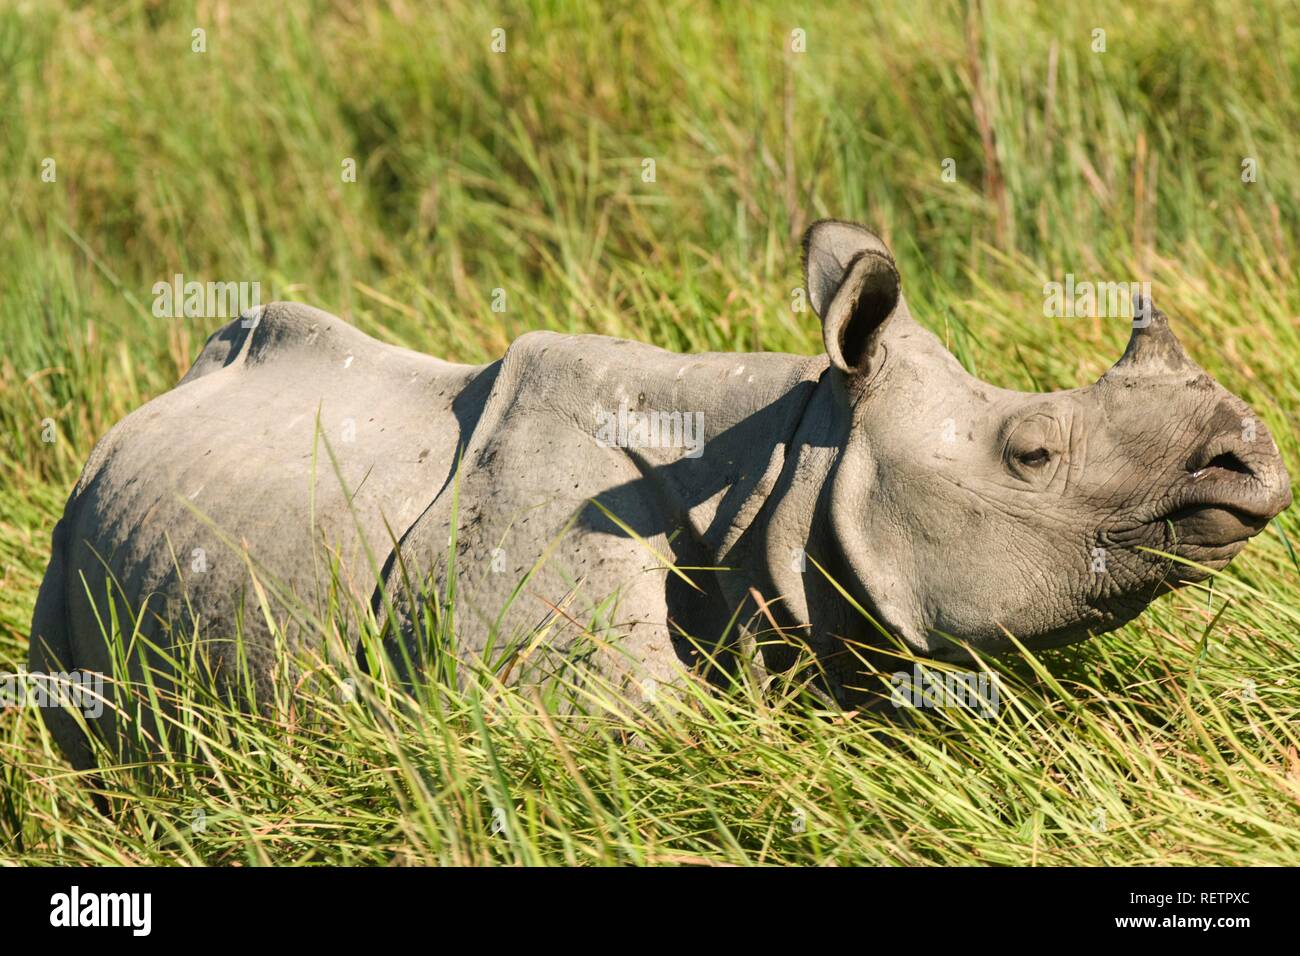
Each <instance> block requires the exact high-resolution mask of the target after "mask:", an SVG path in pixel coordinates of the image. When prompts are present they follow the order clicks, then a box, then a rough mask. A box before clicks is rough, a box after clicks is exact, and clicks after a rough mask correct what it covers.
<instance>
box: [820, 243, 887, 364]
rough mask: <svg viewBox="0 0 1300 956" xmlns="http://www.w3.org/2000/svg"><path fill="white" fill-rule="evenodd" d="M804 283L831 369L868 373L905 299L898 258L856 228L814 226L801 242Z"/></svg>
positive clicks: (882, 244) (881, 244)
mask: <svg viewBox="0 0 1300 956" xmlns="http://www.w3.org/2000/svg"><path fill="white" fill-rule="evenodd" d="M803 252H804V260H803V262H804V282H805V284H806V285H807V289H808V300H809V302H811V303H812V307H813V311H814V312H816V313H817V315H818V317H819V318H820V319H821V320H822V338H823V340H824V341H825V343H826V354H827V355H828V356H829V357H830V360H831V364H832V365H834V366H835V367H836V368H838V369H839V370H840V371H841V372H844V373H845V374H848V375H854V374H860V373H863V372H866V371H869V370H870V369H871V367H872V359H873V358H874V356H875V353H876V344H877V342H878V341H879V339H880V333H881V330H882V329H883V328H884V327H885V325H886V323H887V321H888V319H889V318H890V316H892V315H893V314H894V311H895V309H897V307H898V303H899V299H900V297H901V289H900V284H899V278H898V269H897V268H896V267H895V265H894V257H893V256H892V255H890V254H889V249H888V248H887V247H886V246H885V244H884V243H883V242H882V241H881V240H880V237H878V236H877V235H875V234H874V233H872V232H868V231H867V230H866V229H863V228H862V227H861V226H855V225H853V224H852V223H847V222H836V221H835V220H830V219H827V220H823V221H821V222H816V223H813V225H812V226H811V227H810V228H809V229H808V232H807V234H806V235H805V236H804V240H803Z"/></svg>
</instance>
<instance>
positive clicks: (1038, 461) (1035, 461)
mask: <svg viewBox="0 0 1300 956" xmlns="http://www.w3.org/2000/svg"><path fill="white" fill-rule="evenodd" d="M1051 460H1052V453H1051V452H1050V451H1048V450H1047V449H1046V448H1035V449H1034V450H1033V451H1023V452H1020V453H1019V454H1018V455H1016V461H1018V462H1020V464H1022V465H1024V466H1025V467H1026V468H1041V467H1042V466H1043V465H1045V464H1047V463H1048V462H1049V461H1051Z"/></svg>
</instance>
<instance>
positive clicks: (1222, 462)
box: [1197, 451, 1255, 475]
mask: <svg viewBox="0 0 1300 956" xmlns="http://www.w3.org/2000/svg"><path fill="white" fill-rule="evenodd" d="M1214 469H1219V470H1220V471H1235V472H1237V473H1238V474H1240V475H1254V474H1255V469H1253V468H1251V467H1250V466H1249V465H1247V464H1246V463H1245V462H1244V461H1242V460H1241V459H1240V458H1239V457H1238V456H1237V455H1236V453H1234V452H1230V451H1221V452H1219V454H1217V455H1215V456H1214V457H1213V458H1211V459H1210V460H1209V461H1208V462H1206V463H1205V464H1204V465H1203V466H1201V467H1200V468H1198V469H1197V471H1202V472H1208V471H1213V470H1214Z"/></svg>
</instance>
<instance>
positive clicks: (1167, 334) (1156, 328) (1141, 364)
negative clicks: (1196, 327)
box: [1102, 293, 1201, 381]
mask: <svg viewBox="0 0 1300 956" xmlns="http://www.w3.org/2000/svg"><path fill="white" fill-rule="evenodd" d="M1199 374H1201V370H1200V368H1199V367H1197V365H1196V363H1194V362H1193V361H1192V360H1191V359H1189V358H1188V357H1187V353H1186V352H1184V351H1183V346H1182V343H1180V342H1179V341H1178V337H1177V336H1176V335H1174V332H1173V329H1171V328H1170V327H1169V317H1168V316H1166V315H1165V314H1164V313H1163V312H1161V311H1160V310H1159V309H1157V308H1156V307H1155V306H1154V305H1153V304H1152V302H1151V300H1150V298H1148V297H1147V296H1145V295H1142V294H1141V293H1139V294H1137V295H1135V296H1134V297H1133V334H1132V335H1130V336H1129V340H1128V346H1127V347H1126V348H1125V349H1124V354H1123V355H1122V356H1120V360H1119V361H1118V362H1116V363H1115V364H1114V365H1113V366H1111V368H1110V370H1109V371H1107V372H1106V374H1105V375H1103V376H1102V379H1103V380H1107V381H1114V380H1115V379H1119V378H1141V377H1149V376H1152V375H1159V376H1162V377H1167V376H1170V375H1184V376H1187V377H1189V378H1190V377H1192V376H1195V375H1199Z"/></svg>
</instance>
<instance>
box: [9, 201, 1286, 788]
mask: <svg viewBox="0 0 1300 956" xmlns="http://www.w3.org/2000/svg"><path fill="white" fill-rule="evenodd" d="M804 273H805V288H806V293H807V299H808V302H809V304H810V305H811V306H812V309H813V311H814V312H815V313H816V315H817V316H818V317H819V318H820V320H821V323H822V332H823V340H824V343H825V352H824V354H821V355H817V356H815V357H809V356H802V355H786V354H778V353H766V352H764V353H753V354H736V353H709V354H695V355H682V354H675V353H672V352H668V351H664V350H662V349H659V348H655V347H652V346H649V345H645V344H639V343H635V342H630V341H622V340H618V339H613V338H606V337H601V336H594V335H562V334H557V333H554V332H550V331H536V332H530V333H527V334H525V335H522V336H520V337H519V338H518V339H516V340H515V341H514V343H513V344H512V345H510V347H509V348H508V349H507V350H506V352H505V355H504V356H503V357H502V358H501V359H500V360H499V361H495V362H491V363H489V364H486V365H479V366H469V365H458V364H451V363H447V362H443V361H440V360H438V359H435V358H430V357H428V356H425V355H420V354H417V353H414V352H410V351H406V350H404V349H401V348H397V347H394V346H392V345H388V344H383V343H380V342H378V341H375V340H373V339H371V338H369V337H367V336H365V335H363V334H362V333H360V332H359V331H357V330H356V329H354V328H352V327H351V326H349V325H348V324H346V323H344V322H343V321H341V320H340V319H338V318H335V317H333V316H331V315H328V314H326V313H325V312H321V311H318V310H316V309H313V308H309V307H306V306H303V305H298V304H294V303H289V302H279V303H274V304H271V305H268V306H265V307H261V308H259V309H257V310H253V311H251V312H249V313H248V314H246V315H244V316H242V317H241V318H240V319H237V320H235V321H233V322H231V323H230V324H229V325H227V326H226V327H224V328H222V329H221V330H219V331H218V332H216V333H215V334H214V335H213V336H212V338H211V339H209V341H208V342H207V344H206V345H205V346H204V348H203V351H202V352H201V353H200V355H199V356H198V358H197V360H196V361H195V363H194V366H193V367H192V368H191V369H190V371H189V372H188V374H186V375H185V377H184V378H183V379H182V380H181V382H180V383H179V384H178V385H177V386H176V388H174V389H173V390H172V391H170V392H167V393H166V394H164V395H161V396H159V397H158V398H156V399H154V400H153V401H151V402H149V403H148V404H146V405H145V406H143V407H142V408H140V409H139V410H137V411H135V412H134V413H132V414H131V415H129V416H128V417H127V418H126V419H124V420H123V421H122V422H121V423H120V424H118V425H117V426H116V427H115V428H113V429H112V430H111V431H110V432H109V433H108V434H107V435H106V436H105V437H104V438H103V439H102V440H101V441H100V442H99V443H98V444H97V445H96V447H95V448H94V450H93V452H92V454H91V456H90V459H89V461H88V463H87V464H86V467H85V470H84V472H83V473H82V475H81V478H80V480H79V481H78V482H77V485H76V487H75V488H74V490H73V492H72V494H71V497H70V498H69V500H68V502H67V506H66V508H65V511H64V514H63V517H62V519H61V520H60V521H59V522H58V525H57V527H56V528H55V530H54V535H53V554H52V557H51V560H50V565H49V569H48V571H47V573H46V576H45V579H44V582H43V584H42V586H41V590H40V594H39V598H38V602H37V606H36V610H35V616H34V620H33V623H32V637H31V661H30V664H31V669H32V670H33V671H36V672H49V671H53V670H68V669H74V668H76V669H88V670H92V671H107V670H109V669H110V666H111V661H110V659H109V652H108V649H107V646H106V641H105V637H104V629H105V628H104V625H103V622H104V621H106V620H108V618H107V615H106V611H107V608H106V607H105V603H106V602H107V601H108V598H107V597H106V595H108V594H110V593H112V594H113V595H114V598H113V599H114V600H118V601H121V602H122V603H123V605H124V607H123V608H121V609H119V610H118V613H119V618H120V619H125V620H130V618H126V617H125V614H126V613H128V612H129V613H134V614H135V615H136V618H137V619H138V621H139V629H140V631H141V633H142V634H144V635H146V636H147V637H148V638H149V640H150V641H151V642H153V643H154V644H156V645H157V647H158V648H159V652H162V651H170V652H173V653H177V654H178V655H179V656H182V657H183V656H184V653H183V652H185V651H186V650H187V649H190V648H191V646H192V642H194V641H195V640H196V639H197V640H201V641H203V643H204V650H205V654H206V658H205V659H207V660H208V661H209V662H210V665H211V667H212V669H213V671H212V672H213V673H214V674H215V675H217V676H218V677H219V676H220V675H221V674H223V673H226V674H229V673H230V672H232V671H234V670H235V669H236V668H240V667H246V668H247V670H248V672H250V673H251V675H252V677H253V679H254V682H255V683H259V684H270V683H271V682H273V681H274V680H275V676H276V674H277V673H280V669H279V666H278V665H279V664H280V663H281V662H280V660H279V656H280V655H284V654H286V653H288V651H289V650H291V649H292V647H293V646H294V644H295V642H302V641H306V640H310V639H311V638H312V636H313V635H312V633H311V631H310V629H307V628H297V629H295V627H294V626H293V623H292V620H290V616H287V615H286V614H285V613H284V611H283V607H282V606H281V605H280V602H279V601H278V600H277V598H276V596H275V595H277V594H278V595H287V596H291V597H293V599H294V600H301V601H303V602H305V603H308V604H310V603H311V602H313V601H316V602H319V601H321V600H323V599H324V591H325V589H326V588H327V587H328V586H330V584H329V582H330V581H331V580H332V579H335V578H336V579H337V580H338V581H341V582H342V583H343V586H344V587H345V588H346V589H348V590H349V591H351V592H352V593H353V595H354V596H356V597H357V598H358V599H360V600H365V601H372V602H373V606H374V608H375V613H376V615H377V617H378V618H379V619H381V620H383V621H385V622H386V624H387V628H386V631H385V636H384V638H383V647H382V650H383V653H380V654H372V655H370V657H365V659H364V661H363V663H365V664H366V665H367V666H377V665H378V666H386V665H392V666H393V667H394V669H395V670H396V671H398V672H400V673H401V674H403V675H405V676H406V677H411V676H412V675H413V672H412V670H411V668H413V667H419V666H421V664H420V661H422V660H427V655H428V654H429V653H430V649H429V642H430V641H431V640H432V639H434V638H436V639H438V640H441V641H443V642H445V643H446V644H448V645H450V646H449V647H442V648H441V652H442V653H448V652H450V653H453V654H454V657H455V659H456V660H457V661H458V662H460V663H461V664H462V665H464V666H463V667H462V670H464V669H465V668H468V669H469V670H471V671H472V670H473V669H475V668H485V669H488V670H490V671H491V672H493V673H495V674H496V675H498V676H499V677H501V678H502V679H504V680H507V681H510V682H520V681H542V680H546V679H548V678H551V677H554V676H555V675H557V674H566V673H573V674H577V673H580V672H584V671H585V672H588V673H594V674H597V675H599V676H600V677H601V678H602V679H604V680H608V681H610V682H613V683H615V684H619V685H623V684H630V683H631V682H636V684H637V685H639V686H640V687H642V688H644V687H646V686H648V683H647V682H651V681H653V682H655V683H656V684H672V683H673V682H675V681H677V680H679V679H681V678H682V675H683V674H684V673H686V672H689V671H690V670H691V669H696V670H697V671H698V670H699V669H701V667H702V659H704V660H707V661H708V662H709V664H710V666H715V665H717V663H718V661H719V660H724V659H732V658H734V657H735V656H738V655H744V654H749V655H751V656H753V657H755V658H756V659H757V660H758V663H759V664H760V665H761V666H763V667H765V668H768V669H770V670H780V669H783V668H788V667H790V666H791V664H792V660H793V656H794V654H795V649H798V650H799V651H800V653H802V654H803V655H805V656H806V655H812V656H813V658H815V660H816V661H817V663H818V665H819V673H820V676H819V678H818V680H819V681H820V683H821V687H822V691H823V693H824V694H826V695H828V696H830V697H832V698H834V702H837V703H839V704H843V705H845V706H847V705H850V704H853V703H854V702H855V701H856V700H858V699H859V695H860V694H861V693H862V692H863V691H862V689H861V683H862V682H861V681H860V680H859V676H860V672H861V669H862V667H863V658H862V655H861V653H859V651H858V649H860V648H863V647H866V648H870V647H873V646H880V645H881V642H882V641H884V639H885V637H889V638H890V639H891V640H893V641H895V642H902V644H904V645H906V648H907V649H910V650H911V651H912V652H914V653H916V654H918V655H922V656H927V657H932V658H938V659H945V660H951V661H962V660H968V659H969V658H970V657H971V655H973V654H975V655H978V654H1000V653H1004V652H1007V651H1008V650H1010V649H1012V648H1013V647H1014V646H1015V645H1014V642H1013V640H1012V635H1014V637H1015V639H1016V640H1018V641H1019V642H1021V643H1023V644H1024V645H1025V646H1027V647H1029V648H1033V649H1037V648H1047V647H1053V646H1059V645H1064V644H1068V643H1070V642H1074V641H1079V640H1082V639H1084V638H1086V637H1088V636H1090V635H1095V634H1098V633H1101V632H1105V631H1108V630H1111V629H1114V628H1116V627H1119V626H1120V625H1122V624H1124V623H1125V622H1127V621H1129V620H1131V619H1132V618H1134V617H1135V616H1136V615H1137V614H1139V613H1140V612H1141V611H1142V610H1143V608H1145V607H1146V606H1147V605H1148V604H1149V603H1150V602H1151V601H1152V600H1154V599H1155V598H1156V597H1157V596H1158V595H1159V594H1161V593H1162V592H1163V591H1167V590H1168V589H1169V588H1171V587H1175V586H1178V585H1180V584H1185V583H1187V582H1191V581H1196V580H1200V579H1203V578H1204V577H1205V576H1206V575H1208V574H1210V573H1212V572H1214V571H1217V570H1219V569H1222V568H1223V567H1224V566H1225V565H1227V563H1228V562H1229V561H1230V560H1231V559H1232V558H1233V557H1234V556H1235V555H1236V554H1237V553H1238V552H1239V551H1241V549H1242V548H1243V547H1244V546H1245V543H1246V541H1247V539H1248V538H1250V537H1251V536H1252V535H1254V534H1256V533H1258V532H1259V531H1260V530H1261V529H1263V528H1264V527H1265V525H1266V524H1267V522H1268V521H1269V520H1270V519H1271V518H1272V517H1273V516H1275V515H1276V514H1278V513H1279V512H1280V511H1281V510H1282V509H1283V508H1285V507H1286V506H1287V505H1288V504H1289V503H1290V500H1291V490H1290V482H1289V477H1288V475H1287V471H1286V469H1285V467H1284V466H1283V463H1282V460H1281V457H1280V455H1279V453H1278V449H1277V446H1276V445H1275V443H1274V441H1273V439H1272V437H1271V436H1270V434H1269V432H1268V429H1267V427H1266V426H1265V425H1264V423H1263V422H1262V421H1260V420H1258V419H1257V418H1256V417H1255V416H1254V415H1253V414H1252V412H1251V410H1250V409H1249V408H1248V407H1247V406H1246V405H1245V403H1243V402H1242V401H1241V400H1240V399H1239V398H1237V397H1235V396H1234V395H1232V394H1230V393H1229V392H1227V391H1226V390H1225V389H1223V388H1222V387H1220V386H1219V385H1218V384H1217V383H1215V382H1214V380H1213V379H1211V377H1210V376H1209V375H1208V374H1206V373H1205V372H1204V371H1203V370H1201V369H1200V368H1199V367H1198V366H1197V365H1195V364H1194V363H1193V362H1192V361H1191V359H1189V358H1188V356H1187V355H1186V354H1185V353H1184V351H1183V349H1182V348H1181V346H1180V344H1179V342H1178V340H1177V339H1176V338H1175V336H1174V333H1173V331H1172V330H1171V329H1170V327H1169V322H1168V319H1167V318H1166V316H1165V315H1164V314H1163V313H1161V312H1159V311H1158V310H1156V309H1154V307H1152V306H1151V304H1150V302H1149V301H1146V300H1143V301H1142V302H1141V303H1139V305H1138V306H1136V307H1135V308H1136V317H1135V319H1134V321H1133V328H1132V333H1131V336H1130V338H1129V341H1128V346H1127V348H1126V349H1125V351H1124V354H1123V356H1122V357H1121V358H1120V359H1119V361H1118V362H1117V363H1116V364H1115V365H1114V366H1113V367H1112V368H1110V370H1109V371H1107V372H1106V373H1105V374H1104V375H1103V376H1102V377H1101V379H1100V380H1099V381H1097V382H1095V383H1093V384H1092V385H1089V386H1087V387H1084V388H1077V389H1072V390H1069V391H1059V392H1052V393H1046V394H1037V393H1022V392H1016V391H1008V390H1006V389H1002V388H996V387H994V386H991V385H989V384H986V383H985V382H983V381H981V380H979V379H978V378H975V377H974V376H972V375H970V374H968V373H967V372H966V371H965V370H964V369H963V367H962V366H961V364H960V363H959V362H958V361H957V360H956V359H955V358H954V357H953V356H952V355H951V354H950V353H949V352H948V351H947V349H945V348H944V346H943V345H942V343H941V342H940V341H939V339H938V338H937V337H936V336H935V335H934V334H932V333H931V332H929V331H928V330H926V329H925V328H923V327H922V326H921V325H919V324H918V323H917V322H916V321H914V320H913V318H912V316H911V314H910V312H909V310H908V307H907V304H906V302H905V300H904V297H903V294H902V290H901V284H900V279H899V273H898V269H897V267H896V264H895V261H894V258H893V256H892V255H891V254H890V251H889V250H888V248H887V247H886V245H885V243H884V242H883V241H882V240H881V239H880V238H879V237H877V236H876V235H875V234H873V233H872V232H870V231H868V230H867V229H864V228H862V227H860V226H857V225H853V224H850V223H844V222H838V221H832V220H825V221H821V222H818V223H816V224H814V225H813V226H812V227H811V228H810V229H809V231H808V233H807V235H806V237H805V240H804ZM1155 552H1161V553H1155ZM1167 555H1173V556H1175V557H1177V558H1181V559H1185V560H1184V561H1174V560H1171V558H1170V557H1168V556H1167ZM1188 562H1190V563H1188ZM254 570H256V571H257V572H259V573H260V574H261V575H262V576H263V578H265V579H267V580H274V581H277V582H278V584H279V586H280V587H279V589H278V590H276V591H274V593H272V592H271V591H269V590H268V589H267V588H264V587H257V586H255V584H254V580H253V571H254ZM453 579H454V600H452V601H451V602H450V603H451V604H453V605H454V607H453V608H451V609H449V608H447V607H446V606H445V604H446V603H448V602H446V600H445V599H446V598H447V597H448V595H449V585H450V584H451V583H452V580H453ZM110 581H112V582H113V584H112V586H111V587H110ZM285 600H288V597H286V598H285ZM431 602H433V604H432V605H431ZM439 602H442V603H441V604H440V603H439ZM435 605H436V607H435V610H437V611H439V612H440V613H431V606H435ZM449 610H450V611H451V620H452V622H453V623H452V624H451V625H450V626H444V625H445V624H446V621H447V614H446V612H448V611H449ZM268 621H277V622H280V623H281V624H284V625H285V627H284V629H283V631H284V634H285V635H286V641H287V642H280V643H277V641H276V640H274V639H273V638H272V629H271V627H270V626H269V625H268ZM431 621H435V622H436V621H443V622H444V623H443V624H442V625H438V627H439V628H440V630H439V633H438V634H431V633H430V632H431V631H432V630H434V628H431V627H430V622H431ZM277 630H279V628H277ZM765 632H770V633H780V634H781V635H782V636H783V639H782V640H772V641H766V640H765V641H754V640H753V637H754V636H755V635H756V634H760V635H761V634H763V633H765ZM236 633H238V634H240V635H241V640H242V644H243V647H242V657H241V656H240V655H238V654H236V652H235V650H234V646H235V641H234V638H233V635H235V634H236ZM196 635H197V637H196ZM317 639H319V638H317ZM372 650H373V648H372ZM143 656H144V657H146V658H147V657H148V655H143ZM363 657H364V655H363ZM371 657H374V658H378V659H380V660H372V659H371ZM724 669H725V668H724ZM46 716H47V719H48V720H49V722H50V724H51V727H52V730H53V733H54V736H55V738H56V739H57V741H58V742H59V744H60V745H61V746H62V747H63V748H64V749H65V750H66V751H67V753H68V754H69V756H70V757H71V759H72V760H73V762H74V764H77V765H81V766H87V765H89V763H90V759H91V758H90V750H89V748H88V746H87V743H86V741H85V739H84V738H83V737H82V736H81V734H80V732H79V731H78V730H77V727H76V726H75V724H74V723H73V722H72V720H71V719H70V718H69V717H68V716H67V715H66V714H64V713H62V712H60V711H57V710H50V711H47V712H46Z"/></svg>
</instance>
